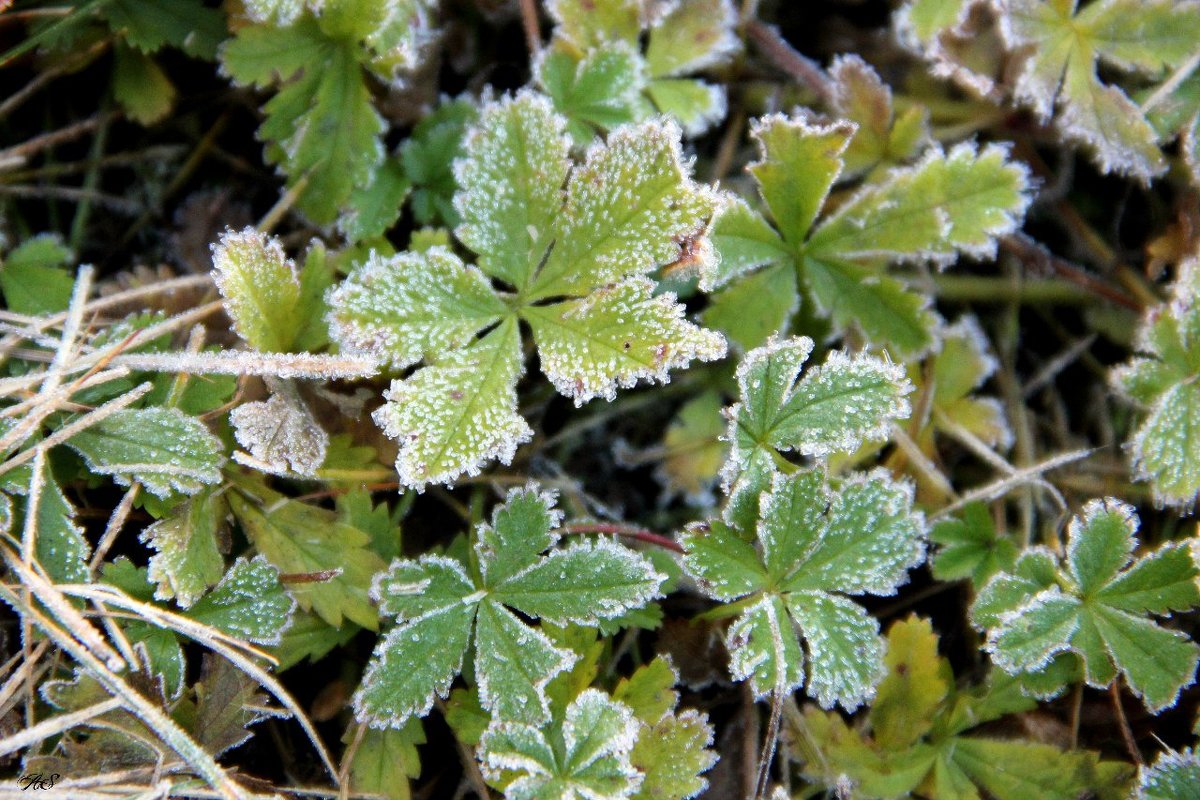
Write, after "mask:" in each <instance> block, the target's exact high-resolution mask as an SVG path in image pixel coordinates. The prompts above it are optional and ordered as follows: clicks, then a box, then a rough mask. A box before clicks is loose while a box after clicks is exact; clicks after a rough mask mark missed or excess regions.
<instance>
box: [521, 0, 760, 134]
mask: <svg viewBox="0 0 1200 800" xmlns="http://www.w3.org/2000/svg"><path fill="white" fill-rule="evenodd" d="M547 5H548V8H549V11H550V14H551V16H552V17H554V20H555V22H556V23H557V27H556V28H555V36H554V40H553V41H552V42H551V44H550V46H549V47H548V48H547V49H546V51H545V52H543V53H542V54H541V56H540V57H539V60H538V61H537V63H536V64H535V72H536V75H537V80H538V83H539V85H540V86H541V87H542V89H543V90H544V91H545V92H546V93H547V94H548V95H549V96H550V97H551V99H552V100H553V101H554V106H555V108H556V109H557V110H558V111H560V112H561V113H563V114H565V115H566V116H567V117H568V119H569V120H570V123H569V130H570V132H571V135H572V138H574V139H575V141H577V142H579V143H580V144H586V143H587V142H589V141H591V139H592V137H593V135H594V133H593V131H594V130H596V129H599V130H602V131H607V130H611V129H612V128H614V127H616V126H617V125H621V124H624V123H628V122H634V121H637V120H640V119H645V118H647V117H649V116H652V115H653V114H655V113H661V114H665V115H667V116H669V117H671V118H673V119H675V120H676V121H678V122H679V124H680V125H681V126H682V127H683V130H684V132H685V133H686V134H687V135H688V136H699V135H700V134H702V133H704V132H705V131H706V130H708V129H709V128H710V127H711V126H712V125H714V124H716V123H717V122H719V121H720V120H721V118H722V117H724V116H725V90H724V87H722V86H720V85H719V84H718V85H714V84H710V83H707V82H705V81H703V80H701V79H698V78H693V77H689V76H691V75H693V74H695V73H697V72H700V71H702V70H706V69H710V68H712V67H715V66H719V65H721V64H723V63H724V62H726V61H728V60H729V59H730V58H731V57H732V56H733V54H734V53H736V52H737V50H738V48H739V43H738V38H737V36H736V35H735V32H734V25H735V23H736V13H735V11H734V8H733V4H732V3H731V2H730V1H729V0H678V1H677V2H673V3H669V4H659V8H658V9H655V10H654V11H657V12H659V13H654V11H652V10H651V7H652V6H654V5H655V4H654V3H652V2H643V0H599V1H598V2H596V1H595V0H554V2H551V3H548V4H547ZM643 35H644V36H645V41H646V47H645V52H643V51H642V49H641V47H640V45H639V38H640V37H642V36H643Z"/></svg>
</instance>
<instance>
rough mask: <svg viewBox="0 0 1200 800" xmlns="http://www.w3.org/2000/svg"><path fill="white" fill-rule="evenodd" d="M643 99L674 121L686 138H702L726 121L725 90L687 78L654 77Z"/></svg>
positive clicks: (722, 87)
mask: <svg viewBox="0 0 1200 800" xmlns="http://www.w3.org/2000/svg"><path fill="white" fill-rule="evenodd" d="M646 96H647V97H649V98H650V102H652V103H653V104H654V107H655V108H656V109H658V111H659V113H661V114H665V115H666V116H668V117H671V118H672V119H674V120H676V121H677V122H678V123H679V126H680V127H681V128H682V129H683V133H684V135H685V136H690V137H696V136H701V135H703V134H704V133H705V132H707V131H708V130H709V128H711V127H712V126H714V125H716V124H717V123H718V122H720V121H721V120H722V119H724V118H725V110H726V109H725V105H726V100H725V87H724V86H721V85H720V84H717V85H714V84H711V83H706V82H704V81H696V80H690V79H688V78H656V79H654V80H652V81H650V83H648V84H647V85H646Z"/></svg>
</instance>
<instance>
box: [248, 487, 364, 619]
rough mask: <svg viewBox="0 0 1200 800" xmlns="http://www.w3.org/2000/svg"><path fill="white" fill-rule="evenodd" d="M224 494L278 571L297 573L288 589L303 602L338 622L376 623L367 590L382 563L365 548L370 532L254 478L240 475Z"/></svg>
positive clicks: (254, 542) (251, 540)
mask: <svg viewBox="0 0 1200 800" xmlns="http://www.w3.org/2000/svg"><path fill="white" fill-rule="evenodd" d="M226 496H227V498H228V500H229V508H230V511H232V512H233V516H234V517H235V518H236V519H237V521H238V523H239V524H240V525H241V527H242V530H243V531H244V532H245V533H246V536H247V538H249V539H250V542H251V543H252V544H253V545H254V546H255V547H256V548H257V549H258V551H259V552H260V553H262V554H263V555H264V556H265V557H266V559H267V560H268V561H269V562H270V563H271V564H272V565H273V566H274V567H275V568H276V569H278V570H279V572H280V574H282V575H284V576H287V577H291V576H295V578H296V582H292V583H289V584H288V585H287V589H288V593H289V594H290V595H291V596H292V597H294V598H295V599H296V601H297V602H298V603H299V605H300V607H301V608H303V609H304V610H305V611H308V610H313V611H316V612H317V614H319V615H320V616H321V618H322V619H324V620H325V621H326V622H328V623H329V624H330V625H333V626H335V627H336V626H340V625H341V624H342V620H343V618H347V619H350V620H351V621H353V622H355V623H357V624H359V625H361V626H363V627H364V628H370V629H372V630H374V629H375V628H376V626H377V624H378V617H377V614H376V611H375V609H374V608H373V607H372V606H371V603H370V601H369V599H368V597H367V593H368V591H369V588H370V585H371V579H372V578H373V577H374V576H375V575H376V573H378V572H379V571H380V570H382V569H383V567H384V564H383V560H382V559H380V558H379V556H378V555H376V554H375V553H373V552H372V551H371V550H369V549H368V548H367V544H368V543H369V541H370V537H369V536H368V535H367V534H366V533H363V532H362V531H360V530H358V529H357V528H353V527H351V526H349V525H347V524H345V523H344V522H341V521H339V520H338V519H337V515H336V514H335V513H334V512H332V511H329V510H327V509H323V508H318V507H317V506H313V505H308V504H307V503H303V502H300V501H298V500H290V499H287V498H285V497H284V496H282V495H280V494H277V493H276V492H272V491H271V490H269V489H267V488H266V487H265V486H262V485H261V484H258V483H256V482H254V481H252V480H250V479H245V478H240V479H239V481H238V489H237V490H236V491H231V492H229V493H228V494H227V495H226ZM287 577H285V582H286V581H287Z"/></svg>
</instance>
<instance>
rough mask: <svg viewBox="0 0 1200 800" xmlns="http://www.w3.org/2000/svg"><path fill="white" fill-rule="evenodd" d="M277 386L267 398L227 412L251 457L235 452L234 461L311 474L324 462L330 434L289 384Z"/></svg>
mask: <svg viewBox="0 0 1200 800" xmlns="http://www.w3.org/2000/svg"><path fill="white" fill-rule="evenodd" d="M277 388H278V391H277V392H276V393H274V394H272V395H271V396H270V397H269V398H267V399H266V400H259V401H256V402H253V403H243V404H242V405H240V406H238V407H237V408H235V409H234V410H233V411H231V412H230V414H229V424H230V425H232V426H233V434H234V437H235V438H236V439H237V442H238V444H240V445H241V446H242V447H244V448H246V450H247V451H249V453H250V455H251V457H252V458H250V459H244V458H242V457H241V456H242V454H241V453H236V452H235V453H234V454H233V457H234V460H236V461H239V462H241V463H244V464H246V465H247V466H251V467H254V468H256V469H258V470H261V471H263V472H269V473H272V474H275V475H287V474H289V473H294V474H297V475H314V474H315V473H316V471H317V469H319V468H320V466H321V465H322V464H323V463H324V462H325V453H326V450H327V448H328V447H329V434H327V433H326V432H325V429H324V428H322V427H321V425H320V423H318V422H317V419H316V417H314V416H313V414H312V412H311V411H310V410H309V408H308V406H307V405H306V404H305V402H304V401H303V400H302V399H301V398H300V397H299V395H297V394H296V392H295V390H294V389H293V388H292V387H290V386H286V385H281V386H279V387H277Z"/></svg>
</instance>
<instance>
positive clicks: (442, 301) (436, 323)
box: [329, 247, 508, 369]
mask: <svg viewBox="0 0 1200 800" xmlns="http://www.w3.org/2000/svg"><path fill="white" fill-rule="evenodd" d="M329 306H330V308H331V309H332V311H331V312H330V314H329V323H330V325H331V327H332V329H333V335H334V338H335V339H337V341H338V342H339V343H340V344H341V346H342V349H343V350H345V351H349V352H357V353H367V354H370V355H372V356H375V357H377V358H381V359H386V360H387V361H388V362H389V363H391V364H392V365H393V366H394V367H396V368H397V369H403V368H404V367H408V366H411V365H413V364H416V363H417V362H419V361H420V360H421V359H422V358H425V357H426V356H436V355H439V354H441V353H442V352H444V351H446V350H453V349H455V348H459V347H462V346H464V345H466V344H469V343H470V342H471V341H472V340H473V339H474V338H475V335H476V334H478V333H479V331H481V330H483V329H484V328H487V327H490V326H491V325H494V324H495V323H496V322H497V321H499V320H500V318H501V317H503V316H505V314H506V313H507V311H508V309H507V307H506V306H505V305H504V303H503V301H501V299H500V298H499V297H498V296H497V295H496V293H495V292H494V291H493V290H492V287H491V286H490V285H489V283H488V280H487V277H486V276H484V274H483V273H482V272H480V271H479V270H478V269H476V268H475V267H473V266H468V265H466V264H464V263H463V262H462V261H461V260H460V259H459V258H458V256H456V255H454V253H452V252H451V251H450V250H448V249H446V248H442V247H433V248H431V249H429V250H426V251H425V252H423V253H399V254H397V255H394V256H386V257H385V256H382V255H380V254H378V253H372V254H371V256H370V257H369V258H368V259H367V261H366V263H364V264H363V265H362V266H360V267H358V268H357V269H356V270H355V271H354V272H352V273H351V274H350V276H349V277H348V278H347V279H346V280H344V281H342V282H341V283H340V284H338V285H337V287H335V288H334V289H332V290H331V291H330V293H329Z"/></svg>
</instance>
